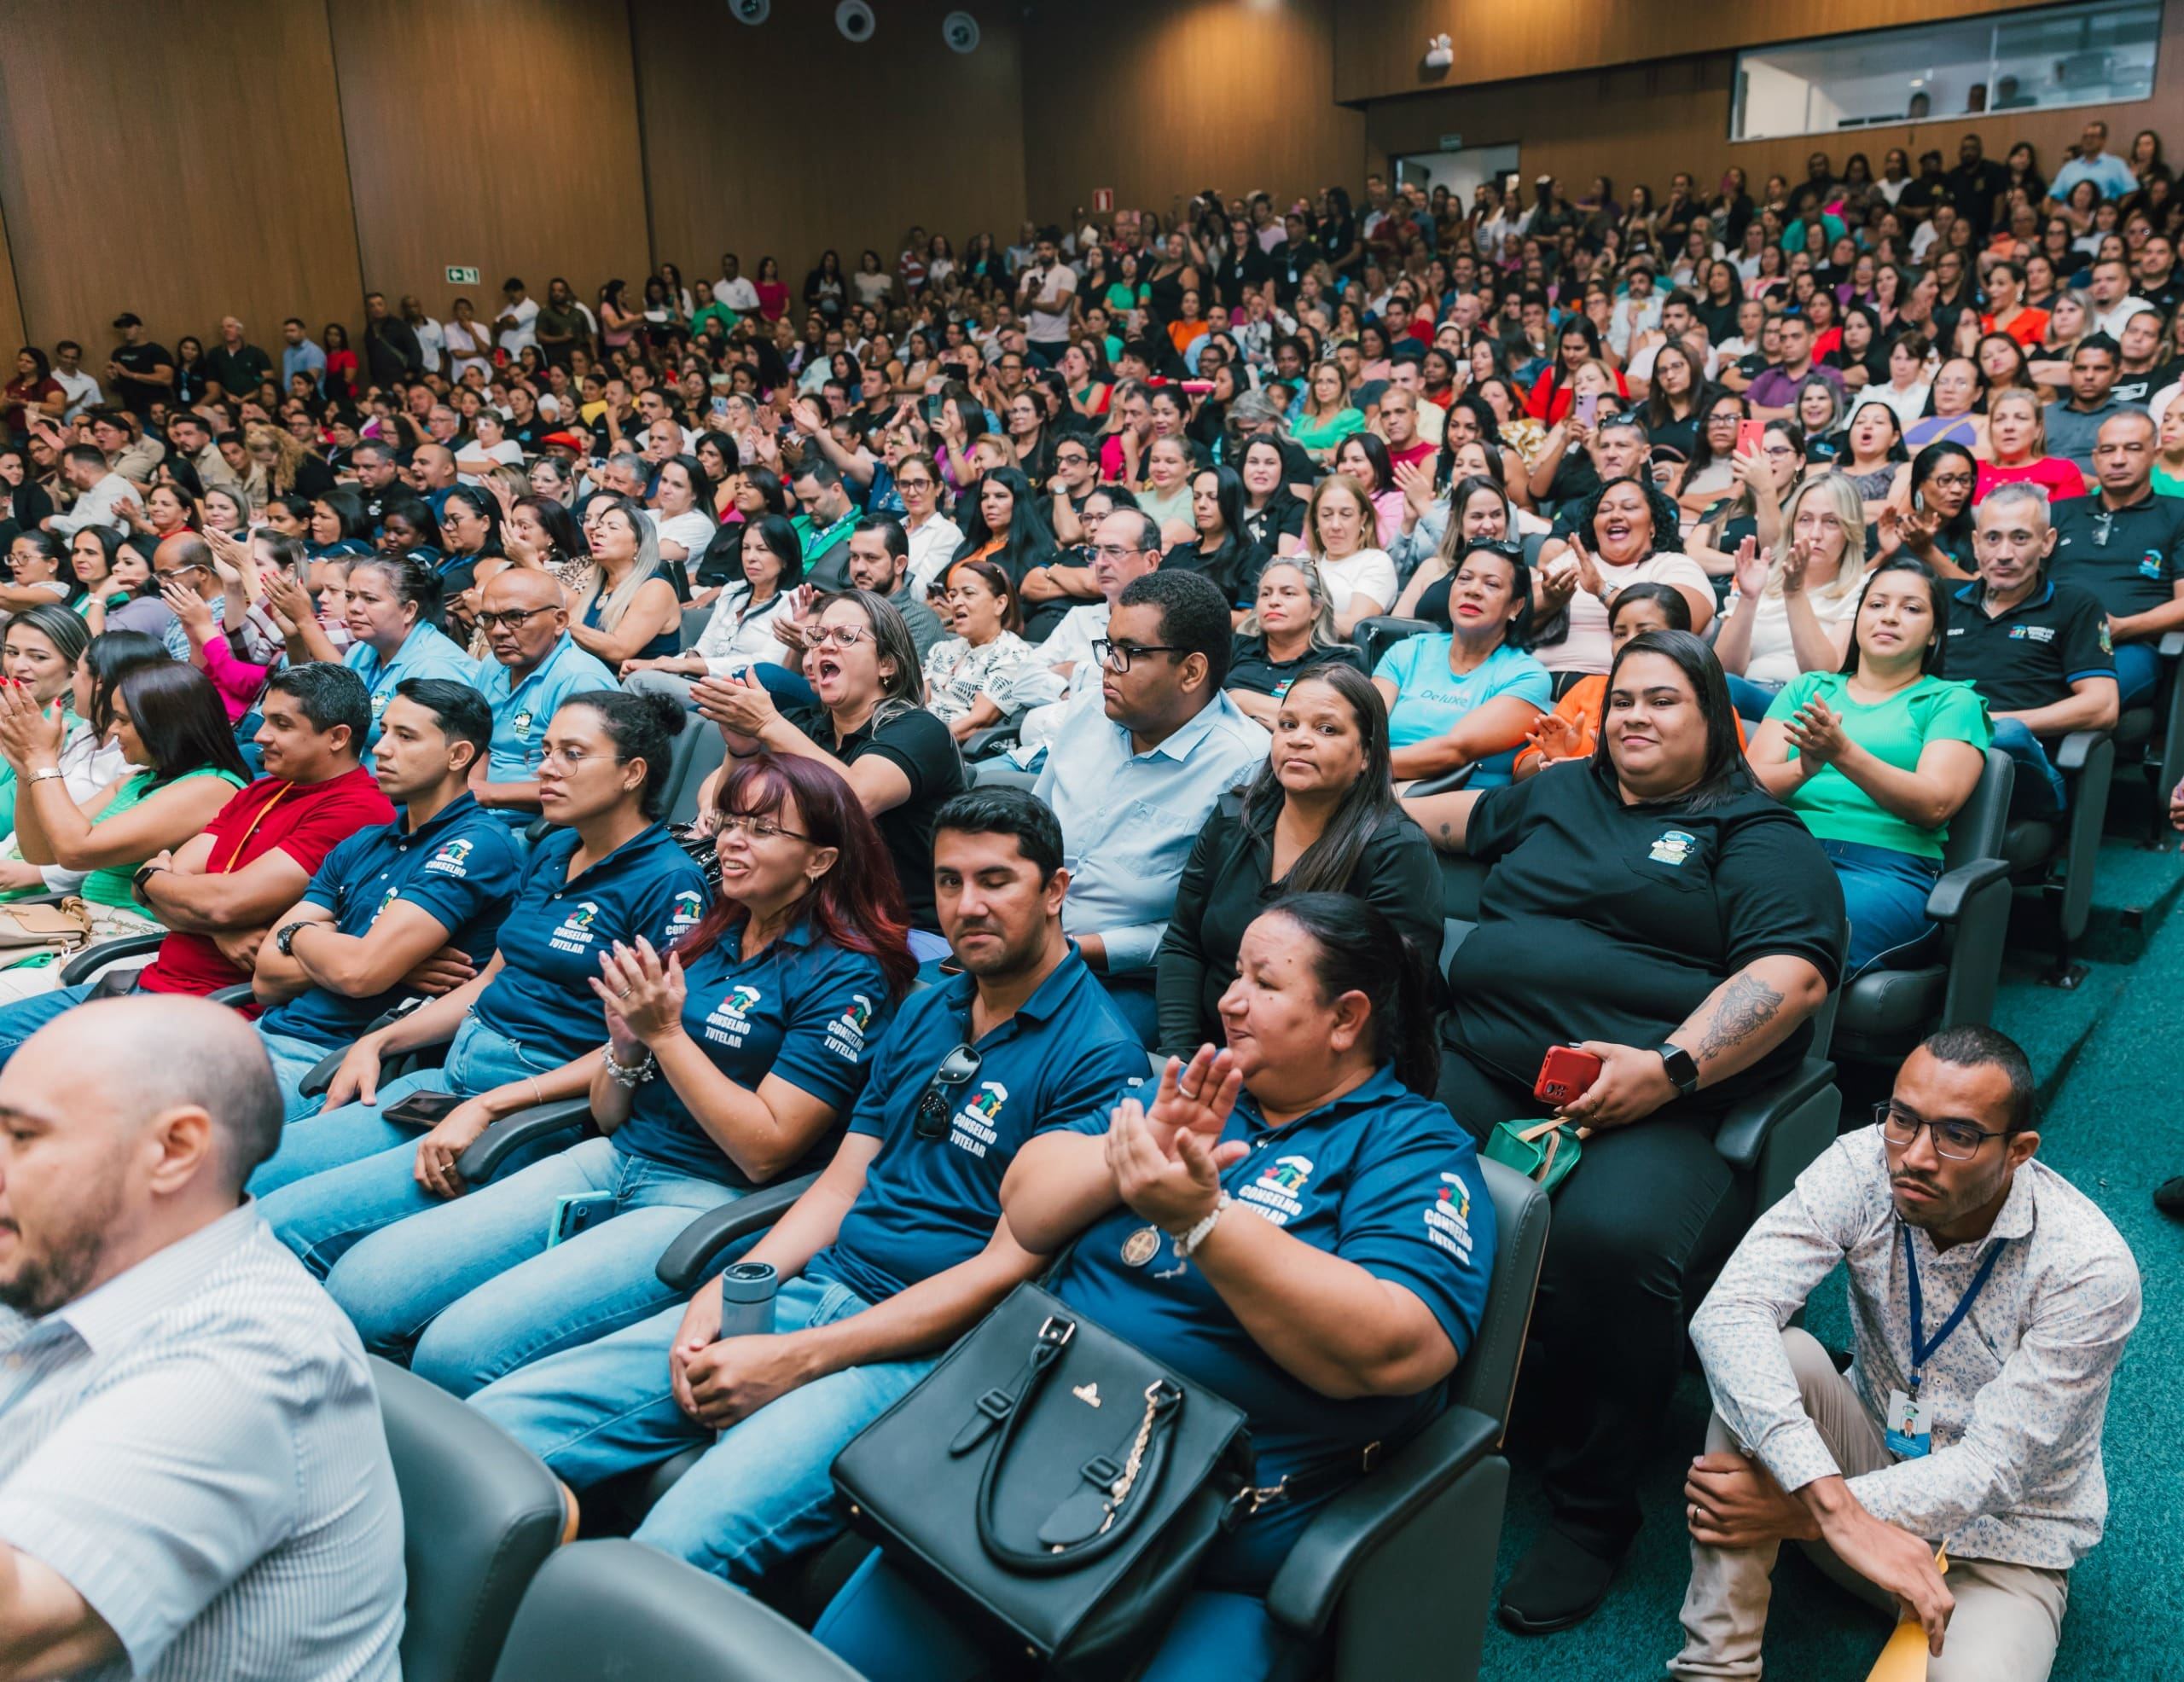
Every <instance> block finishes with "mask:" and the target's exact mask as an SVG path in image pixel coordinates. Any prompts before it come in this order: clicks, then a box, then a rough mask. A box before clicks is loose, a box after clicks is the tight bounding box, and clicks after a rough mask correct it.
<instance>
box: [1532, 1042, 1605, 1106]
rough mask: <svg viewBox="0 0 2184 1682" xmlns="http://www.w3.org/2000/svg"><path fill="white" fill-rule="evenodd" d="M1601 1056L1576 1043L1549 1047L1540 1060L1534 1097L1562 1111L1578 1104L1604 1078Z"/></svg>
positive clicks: (1533, 1092)
mask: <svg viewBox="0 0 2184 1682" xmlns="http://www.w3.org/2000/svg"><path fill="white" fill-rule="evenodd" d="M1601 1067H1602V1065H1601V1063H1600V1058H1598V1057H1597V1056H1596V1055H1594V1053H1591V1052H1589V1051H1580V1050H1578V1049H1577V1047H1575V1046H1549V1047H1548V1051H1547V1055H1546V1056H1545V1057H1544V1058H1542V1059H1541V1061H1540V1065H1539V1078H1538V1079H1537V1080H1536V1081H1535V1082H1532V1096H1533V1097H1534V1098H1536V1099H1539V1100H1540V1101H1541V1102H1542V1103H1543V1104H1552V1105H1554V1107H1555V1108H1556V1109H1558V1110H1560V1109H1561V1108H1562V1107H1563V1106H1564V1105H1570V1104H1575V1103H1576V1102H1577V1100H1578V1099H1581V1098H1583V1096H1584V1095H1585V1094H1586V1093H1587V1092H1589V1091H1590V1090H1591V1088H1592V1084H1593V1082H1595V1081H1597V1080H1598V1079H1600V1069H1601Z"/></svg>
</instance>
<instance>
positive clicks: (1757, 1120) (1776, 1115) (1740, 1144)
mask: <svg viewBox="0 0 2184 1682" xmlns="http://www.w3.org/2000/svg"><path fill="white" fill-rule="evenodd" d="M1834 1078H1835V1065H1834V1064H1832V1063H1830V1062H1829V1061H1828V1060H1827V1058H1822V1057H1809V1058H1805V1060H1804V1062H1803V1063H1801V1064H1798V1066H1797V1067H1796V1068H1795V1069H1793V1070H1791V1071H1790V1073H1789V1074H1788V1075H1786V1076H1784V1077H1783V1078H1782V1079H1780V1080H1779V1081H1777V1082H1775V1083H1774V1084H1773V1085H1771V1086H1768V1087H1762V1088H1761V1089H1760V1090H1759V1091H1757V1092H1755V1093H1749V1094H1747V1095H1746V1096H1745V1097H1743V1098H1740V1099H1738V1100H1737V1101H1736V1102H1735V1103H1734V1104H1732V1105H1729V1107H1728V1110H1727V1111H1724V1112H1723V1114H1722V1119H1721V1122H1720V1123H1719V1125H1717V1126H1716V1128H1715V1129H1714V1148H1715V1150H1716V1151H1719V1152H1720V1153H1721V1155H1722V1160H1723V1161H1724V1162H1726V1163H1728V1164H1729V1165H1730V1166H1731V1167H1733V1168H1751V1167H1753V1166H1754V1165H1755V1164H1757V1163H1758V1161H1759V1155H1760V1152H1761V1151H1763V1150H1764V1149H1765V1148H1766V1145H1767V1135H1768V1134H1769V1132H1771V1131H1772V1130H1773V1128H1774V1127H1775V1123H1776V1122H1779V1121H1780V1120H1781V1119H1782V1118H1783V1117H1784V1116H1788V1115H1789V1114H1790V1113H1791V1112H1792V1111H1795V1110H1796V1109H1797V1108H1798V1105H1801V1104H1803V1103H1804V1102H1805V1100H1806V1099H1809V1098H1812V1097H1813V1096H1815V1094H1816V1093H1819V1092H1820V1090H1821V1088H1822V1087H1825V1086H1827V1084H1828V1082H1831V1081H1833V1079H1834Z"/></svg>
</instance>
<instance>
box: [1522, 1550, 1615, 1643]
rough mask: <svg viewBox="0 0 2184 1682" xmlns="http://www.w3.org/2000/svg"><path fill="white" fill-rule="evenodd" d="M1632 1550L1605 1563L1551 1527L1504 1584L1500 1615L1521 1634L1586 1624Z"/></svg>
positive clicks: (1549, 1632) (1604, 1597)
mask: <svg viewBox="0 0 2184 1682" xmlns="http://www.w3.org/2000/svg"><path fill="white" fill-rule="evenodd" d="M1626 1557H1628V1550H1626V1551H1624V1552H1623V1553H1619V1554H1618V1555H1617V1556H1616V1557H1614V1558H1612V1559H1603V1558H1602V1557H1600V1555H1599V1554H1596V1553H1594V1552H1593V1551H1591V1550H1590V1549H1589V1548H1586V1547H1583V1546H1581V1545H1580V1544H1578V1543H1577V1541H1575V1540H1572V1539H1571V1537H1568V1536H1565V1534H1562V1532H1561V1531H1560V1530H1557V1529H1555V1528H1553V1527H1552V1526H1549V1527H1548V1530H1547V1532H1546V1534H1543V1535H1542V1536H1541V1538H1540V1539H1539V1540H1538V1541H1536V1542H1535V1543H1534V1544H1532V1548H1531V1552H1529V1553H1527V1554H1526V1555H1525V1557H1523V1558H1522V1559H1520V1560H1519V1561H1518V1562H1517V1569H1515V1570H1513V1571H1512V1572H1511V1573H1510V1574H1509V1580H1508V1581H1507V1583H1505V1584H1503V1585H1502V1604H1501V1605H1500V1607H1499V1608H1497V1610H1498V1612H1499V1613H1500V1615H1501V1619H1502V1623H1503V1624H1504V1625H1505V1626H1506V1627H1508V1628H1510V1629H1513V1630H1514V1631H1516V1632H1517V1633H1518V1634H1519V1635H1548V1634H1551V1633H1553V1632H1554V1631H1555V1630H1558V1629H1569V1628H1571V1627H1574V1626H1576V1625H1577V1624H1581V1623H1583V1622H1584V1621H1585V1620H1586V1619H1587V1618H1589V1617H1590V1616H1592V1615H1593V1614H1594V1612H1596V1611H1598V1610H1599V1609H1600V1602H1601V1601H1603V1600H1605V1599H1606V1598H1607V1591H1608V1586H1609V1585H1610V1584H1611V1583H1612V1582H1613V1581H1614V1580H1615V1574H1616V1573H1617V1572H1618V1571H1619V1570H1621V1569H1623V1560H1624V1558H1626Z"/></svg>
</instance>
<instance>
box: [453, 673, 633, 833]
mask: <svg viewBox="0 0 2184 1682" xmlns="http://www.w3.org/2000/svg"><path fill="white" fill-rule="evenodd" d="M477 685H478V693H479V694H481V695H483V696H484V697H485V705H487V706H489V707H491V708H492V710H493V744H492V749H491V754H490V755H489V757H487V760H486V763H485V775H486V779H487V780H488V781H491V782H497V783H528V782H536V781H537V780H538V762H539V761H540V760H541V759H543V757H545V754H546V726H547V725H548V724H549V722H552V720H553V717H554V714H555V711H556V710H558V709H559V708H560V706H561V703H562V702H563V701H566V699H568V698H569V697H570V696H572V695H582V694H587V693H590V692H591V691H593V690H596V689H613V690H619V689H620V688H621V687H622V686H621V685H620V684H619V683H617V682H616V681H614V674H613V672H611V671H609V670H607V665H606V663H605V662H604V661H602V660H601V659H600V658H598V657H597V656H596V655H594V654H590V653H587V652H585V651H584V650H583V649H581V648H579V647H577V641H576V639H575V638H574V637H572V636H571V635H569V634H568V633H567V632H566V631H563V632H562V633H561V641H559V642H557V643H555V645H554V647H552V649H550V650H549V652H548V653H547V656H546V658H544V659H543V660H541V661H540V662H539V663H538V664H537V665H536V666H534V667H532V668H531V671H530V674H529V675H528V676H526V677H525V678H523V680H522V681H520V682H519V681H516V677H515V671H514V668H513V667H511V666H504V665H502V664H501V663H500V662H499V661H498V660H487V661H485V662H484V663H483V664H481V665H480V666H479V670H478V678H477ZM534 815H535V814H532V813H529V812H507V813H503V814H502V816H504V817H508V818H509V819H512V820H513V821H515V822H517V823H522V824H527V823H529V822H530V821H531V818H532V817H533V816H534Z"/></svg>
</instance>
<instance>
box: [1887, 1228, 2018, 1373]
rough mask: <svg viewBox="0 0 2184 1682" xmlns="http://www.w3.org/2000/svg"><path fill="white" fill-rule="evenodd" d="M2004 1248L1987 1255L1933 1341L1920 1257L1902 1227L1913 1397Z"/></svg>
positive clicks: (1977, 1298)
mask: <svg viewBox="0 0 2184 1682" xmlns="http://www.w3.org/2000/svg"><path fill="white" fill-rule="evenodd" d="M2001 1253H2002V1247H2001V1245H2000V1244H1996V1245H1995V1247H1994V1248H1993V1249H1992V1250H1989V1251H1988V1252H1987V1259H1986V1260H1985V1261H1982V1262H1981V1263H1980V1264H1979V1271H1978V1273H1974V1274H1973V1275H1972V1284H1971V1286H1970V1287H1969V1288H1968V1289H1967V1290H1966V1291H1965V1293H1964V1295H1963V1296H1961V1297H1960V1298H1958V1299H1957V1304H1956V1307H1955V1308H1953V1309H1951V1310H1950V1311H1949V1318H1948V1319H1945V1320H1943V1322H1942V1325H1941V1330H1940V1331H1937V1332H1936V1333H1935V1334H1934V1335H1933V1336H1932V1337H1931V1338H1929V1337H1926V1310H1925V1308H1923V1306H1922V1305H1921V1304H1920V1300H1919V1258H1918V1256H1917V1255H1916V1254H1915V1253H1914V1251H1913V1250H1912V1247H1911V1229H1910V1228H1909V1227H1904V1228H1903V1267H1904V1283H1905V1285H1906V1286H1907V1287H1908V1290H1909V1292H1910V1296H1911V1394H1912V1395H1914V1396H1915V1395H1918V1394H1919V1370H1920V1368H1921V1367H1923V1366H1926V1363H1927V1362H1928V1361H1930V1360H1932V1359H1933V1358H1934V1354H1935V1352H1936V1351H1937V1350H1938V1349H1939V1348H1941V1346H1942V1345H1943V1344H1944V1343H1948V1342H1949V1333H1951V1332H1952V1331H1955V1330H1956V1328H1957V1327H1958V1326H1959V1325H1961V1324H1962V1323H1963V1319H1964V1317H1965V1315H1966V1314H1970V1313H1971V1312H1972V1304H1973V1303H1974V1302H1978V1300H1979V1293H1980V1291H1981V1290H1984V1289H1985V1288H1986V1284H1987V1275H1988V1274H1989V1273H1993V1272H1994V1271H1995V1261H1996V1260H1997V1259H1998V1258H1999V1257H2000V1256H2001Z"/></svg>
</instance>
